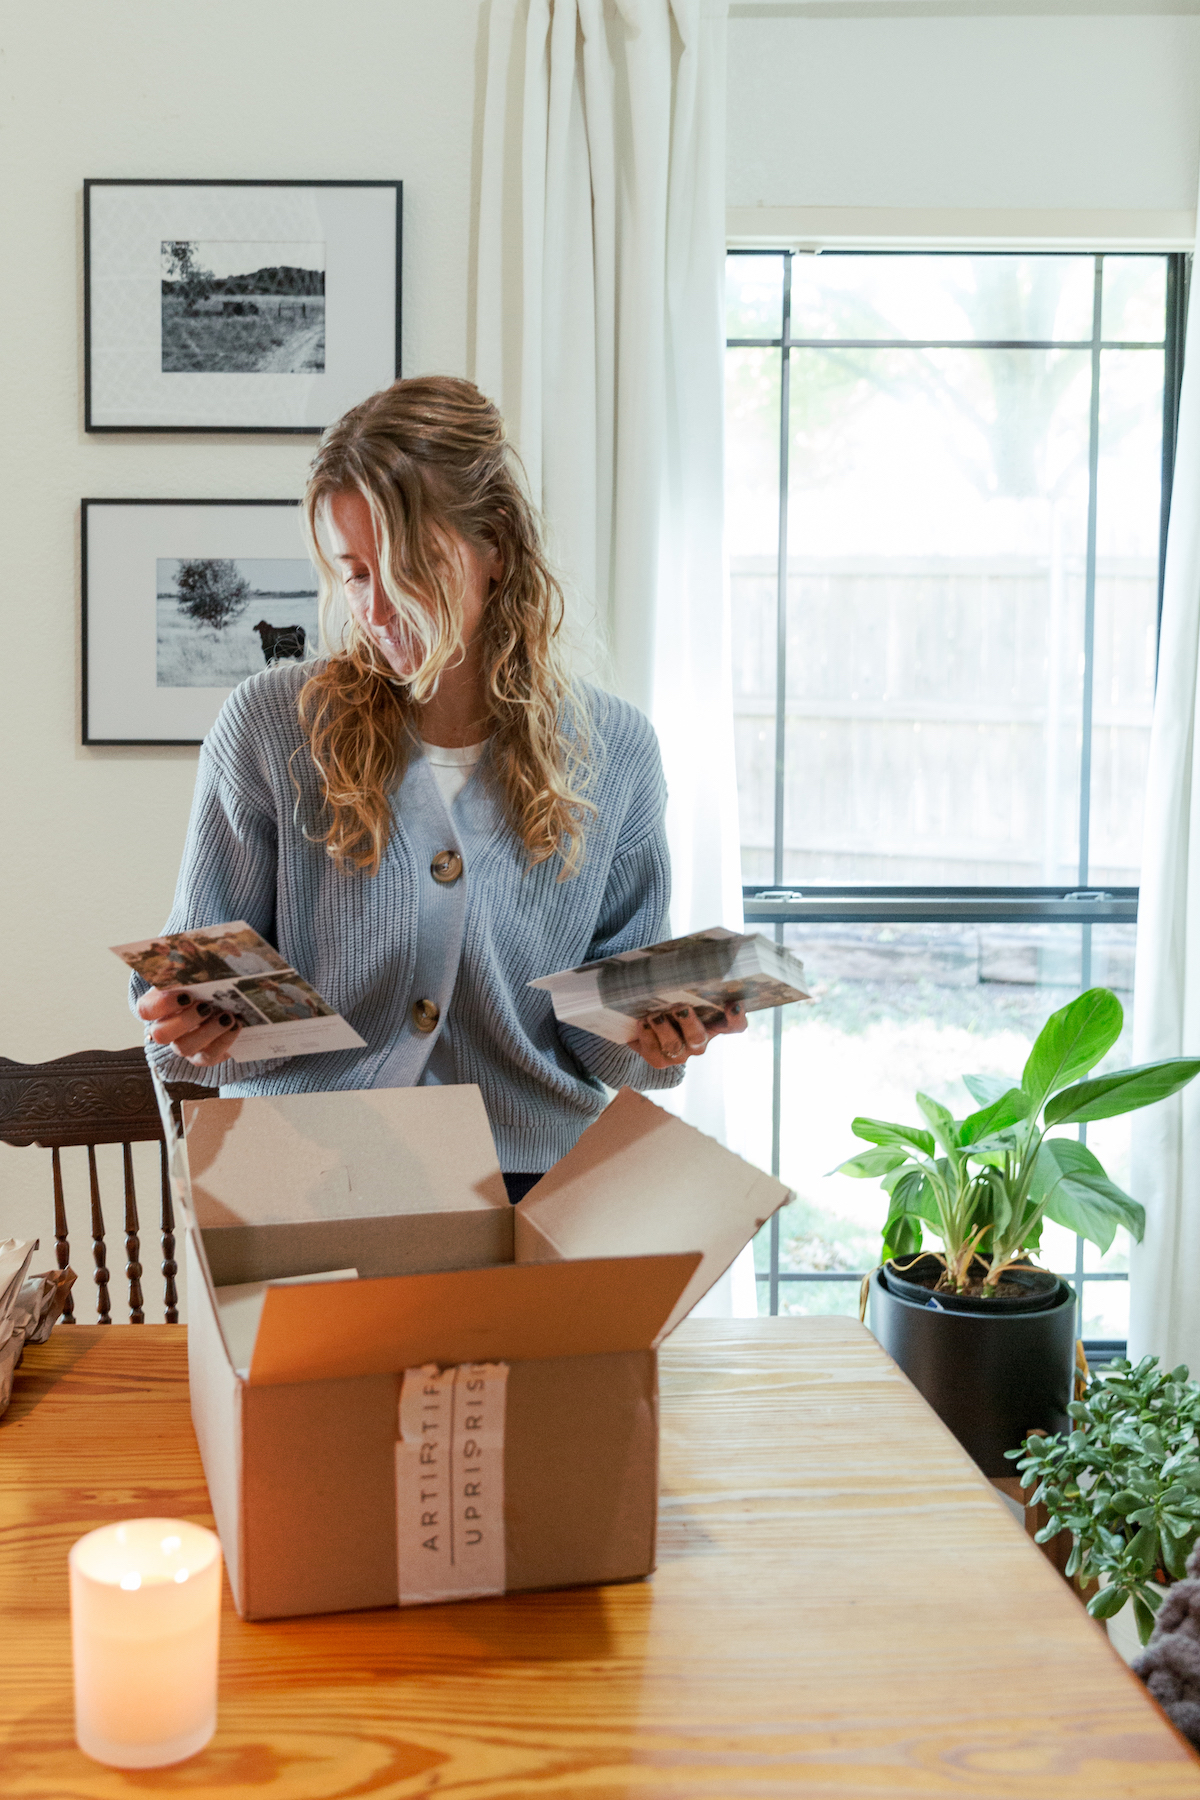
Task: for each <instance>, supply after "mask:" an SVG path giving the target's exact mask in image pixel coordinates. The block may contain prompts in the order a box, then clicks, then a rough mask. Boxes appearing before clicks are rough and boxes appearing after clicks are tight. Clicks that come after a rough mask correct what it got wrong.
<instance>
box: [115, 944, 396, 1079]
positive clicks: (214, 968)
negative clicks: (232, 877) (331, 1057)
mask: <svg viewBox="0 0 1200 1800" xmlns="http://www.w3.org/2000/svg"><path fill="white" fill-rule="evenodd" d="M112 948H113V950H114V952H115V953H116V955H117V956H119V957H120V958H121V961H122V962H124V963H128V965H129V967H130V968H131V969H132V970H133V971H134V972H135V974H138V975H140V976H141V977H142V980H143V981H146V982H149V984H150V986H151V987H154V988H161V989H163V990H164V991H168V992H169V991H173V990H174V989H176V988H186V989H187V991H188V993H189V994H190V995H191V997H192V1000H193V1002H194V1003H195V1004H196V1005H200V1004H201V1003H203V1002H206V1001H207V1003H208V1004H209V1005H210V1006H212V1007H214V1008H215V1009H216V1010H217V1011H218V1012H225V1013H230V1014H231V1015H232V1016H233V1017H234V1018H235V1019H236V1020H237V1021H238V1023H239V1025H240V1026H241V1030H240V1032H239V1033H238V1036H237V1038H236V1040H235V1042H234V1045H233V1049H232V1050H231V1051H230V1058H231V1060H232V1061H233V1062H261V1061H263V1060H264V1058H266V1057H271V1056H308V1055H311V1054H312V1053H313V1052H315V1051H318V1050H359V1049H364V1048H365V1044H364V1040H363V1039H362V1038H360V1037H359V1035H358V1033H357V1031H355V1030H354V1028H353V1027H352V1026H351V1025H348V1024H347V1023H346V1021H345V1019H343V1018H342V1016H341V1014H340V1013H336V1012H334V1010H333V1008H332V1007H331V1006H330V1005H329V1004H328V1002H327V1001H325V1000H323V999H322V998H321V996H320V994H318V993H317V990H316V989H315V988H314V987H311V986H310V985H309V983H308V982H307V981H305V979H304V977H303V976H302V975H298V974H297V973H296V971H295V969H293V968H292V967H291V966H290V965H289V964H288V963H287V962H285V961H284V959H283V957H282V956H280V954H279V952H278V950H276V949H274V948H273V947H272V946H271V945H270V944H268V942H267V940H266V939H265V938H263V937H260V936H259V934H258V932H257V931H255V930H254V928H253V927H252V926H250V925H247V923H246V921H245V920H244V919H235V920H233V921H232V923H230V924H228V925H205V926H200V927H197V929H196V930H194V931H171V932H165V933H164V934H163V935H162V936H161V937H156V938H145V939H143V940H142V941H141V942H140V943H134V944H114V945H113V946H112Z"/></svg>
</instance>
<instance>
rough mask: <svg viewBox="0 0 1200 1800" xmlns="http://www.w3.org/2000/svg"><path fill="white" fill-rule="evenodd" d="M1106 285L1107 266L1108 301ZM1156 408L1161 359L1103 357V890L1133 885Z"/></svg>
mask: <svg viewBox="0 0 1200 1800" xmlns="http://www.w3.org/2000/svg"><path fill="white" fill-rule="evenodd" d="M1107 282H1108V264H1107V260H1106V262H1105V286H1106V292H1107ZM1162 404H1163V359H1162V357H1161V355H1157V354H1155V353H1154V352H1153V351H1145V350H1105V351H1103V352H1102V353H1101V364H1100V463H1099V481H1098V493H1097V513H1096V618H1095V651H1094V674H1093V698H1092V706H1093V713H1092V771H1091V843H1090V855H1089V862H1088V879H1089V881H1091V882H1093V883H1102V884H1105V885H1121V884H1128V885H1133V884H1135V883H1136V882H1137V880H1138V878H1139V873H1140V868H1141V855H1142V817H1143V805H1144V799H1145V788H1146V765H1147V758H1148V756H1149V751H1150V721H1151V716H1152V714H1153V710H1154V672H1155V660H1156V656H1157V639H1158V534H1159V505H1160V497H1161V478H1160V468H1161V458H1162Z"/></svg>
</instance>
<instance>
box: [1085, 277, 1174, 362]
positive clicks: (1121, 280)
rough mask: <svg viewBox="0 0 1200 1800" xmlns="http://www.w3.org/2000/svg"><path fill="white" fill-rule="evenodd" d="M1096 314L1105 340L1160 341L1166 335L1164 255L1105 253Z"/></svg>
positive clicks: (1151, 342)
mask: <svg viewBox="0 0 1200 1800" xmlns="http://www.w3.org/2000/svg"><path fill="white" fill-rule="evenodd" d="M1100 317H1101V326H1100V335H1101V337H1102V338H1104V339H1105V341H1106V342H1107V341H1110V340H1113V339H1116V340H1121V339H1124V340H1125V341H1126V342H1130V341H1132V342H1134V343H1146V344H1161V343H1162V342H1163V339H1164V338H1165V336H1166V317H1167V263H1166V258H1165V257H1162V256H1106V257H1105V259H1104V303H1103V306H1102V308H1101V313H1100Z"/></svg>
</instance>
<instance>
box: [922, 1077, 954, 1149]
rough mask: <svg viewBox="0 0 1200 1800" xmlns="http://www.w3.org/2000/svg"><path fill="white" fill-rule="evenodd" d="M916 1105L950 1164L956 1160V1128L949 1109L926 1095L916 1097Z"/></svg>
mask: <svg viewBox="0 0 1200 1800" xmlns="http://www.w3.org/2000/svg"><path fill="white" fill-rule="evenodd" d="M917 1105H918V1106H919V1107H920V1109H921V1111H922V1112H923V1113H924V1114H925V1117H926V1118H927V1119H928V1120H929V1123H930V1124H931V1125H932V1126H933V1135H934V1137H935V1138H936V1139H937V1141H938V1143H939V1144H940V1145H941V1146H942V1149H943V1150H944V1151H945V1152H946V1154H947V1156H949V1157H950V1159H951V1161H952V1162H955V1161H957V1160H958V1126H957V1124H956V1123H955V1121H954V1118H953V1115H952V1114H951V1113H950V1111H949V1109H948V1108H947V1107H945V1106H943V1105H942V1103H941V1101H940V1100H931V1099H930V1098H929V1095H928V1094H918V1095H917Z"/></svg>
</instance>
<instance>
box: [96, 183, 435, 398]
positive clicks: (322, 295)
mask: <svg viewBox="0 0 1200 1800" xmlns="http://www.w3.org/2000/svg"><path fill="white" fill-rule="evenodd" d="M400 223H401V184H400V182H398V181H347V182H338V181H316V182H300V181H171V182H167V181H85V182H84V184H83V249H84V383H85V401H84V423H85V426H86V428H87V430H88V431H257V432H263V431H275V432H314V433H315V432H320V431H323V430H324V428H325V426H326V425H330V424H332V423H333V421H334V420H335V419H338V418H340V417H341V415H342V414H343V413H344V412H345V411H346V410H347V408H349V407H351V406H354V405H356V404H357V402H358V401H360V400H365V399H366V397H367V395H368V394H373V393H375V392H376V391H377V390H378V389H379V388H383V387H387V386H388V385H389V383H391V382H393V381H394V380H395V379H396V377H397V376H398V375H399V373H400V262H401V231H400Z"/></svg>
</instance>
